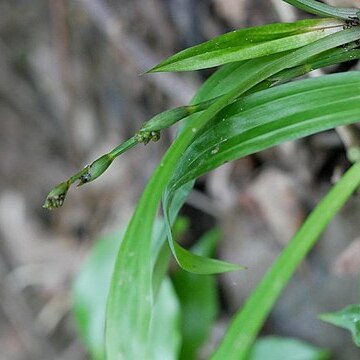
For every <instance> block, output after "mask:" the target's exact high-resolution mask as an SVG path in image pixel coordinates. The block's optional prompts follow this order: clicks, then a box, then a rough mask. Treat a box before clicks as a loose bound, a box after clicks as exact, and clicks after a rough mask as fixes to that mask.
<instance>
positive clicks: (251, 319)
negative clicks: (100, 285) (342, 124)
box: [211, 163, 360, 360]
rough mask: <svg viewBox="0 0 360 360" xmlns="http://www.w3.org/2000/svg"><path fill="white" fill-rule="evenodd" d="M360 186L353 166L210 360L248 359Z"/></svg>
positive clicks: (314, 213)
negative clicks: (288, 290) (276, 306)
mask: <svg viewBox="0 0 360 360" xmlns="http://www.w3.org/2000/svg"><path fill="white" fill-rule="evenodd" d="M359 185H360V163H356V164H354V165H353V166H352V167H351V168H350V169H349V170H348V171H347V172H346V173H345V174H344V175H343V177H342V178H341V179H340V180H339V181H338V183H337V184H336V185H335V186H334V187H333V188H332V189H331V190H330V192H328V194H327V195H326V196H325V197H324V198H323V199H322V200H321V201H320V203H319V204H318V205H317V206H316V208H315V209H314V210H313V211H312V213H311V214H310V216H309V217H308V218H307V219H306V221H305V223H304V224H303V225H302V227H301V228H300V230H299V231H298V232H297V233H296V234H295V236H294V237H293V239H292V240H291V241H290V242H289V244H288V245H287V246H286V247H285V249H284V250H283V251H282V252H281V254H280V255H279V257H278V258H277V259H276V260H275V262H274V263H273V265H272V266H271V267H270V269H269V270H268V272H267V273H266V274H265V276H264V277H263V278H262V280H261V282H260V284H259V285H258V286H257V287H256V289H255V290H254V291H253V292H252V294H251V295H250V297H249V299H248V300H247V301H246V302H245V305H244V306H243V307H242V308H241V310H240V311H239V312H238V313H237V314H236V315H235V316H234V317H233V319H232V322H231V324H230V326H229V328H228V330H227V332H226V334H225V337H224V339H223V340H222V342H221V344H220V346H219V347H218V349H217V350H216V352H215V354H214V355H213V356H212V358H211V359H212V360H222V359H226V358H229V356H231V357H232V358H235V359H238V360H243V359H247V357H248V355H249V351H250V349H251V345H252V344H253V342H254V341H255V338H256V336H257V334H258V332H259V331H260V329H261V327H262V325H263V323H264V321H265V320H266V318H267V316H268V315H269V312H270V311H271V309H272V307H273V306H274V304H275V302H276V300H277V299H278V298H279V296H280V294H281V292H282V290H283V289H284V287H285V286H286V284H287V283H288V281H289V280H290V278H291V277H292V275H293V274H294V272H295V270H296V269H297V267H298V266H299V265H300V264H301V262H302V261H303V259H304V258H305V256H306V255H307V254H308V252H309V251H310V250H311V249H312V248H313V246H314V245H315V244H316V242H317V240H318V239H319V237H320V235H321V234H322V232H323V231H324V229H325V228H326V226H327V225H328V224H329V222H330V221H331V220H332V219H333V217H334V216H335V214H336V213H337V212H338V211H339V210H340V209H341V208H342V206H343V205H344V204H345V203H346V201H347V200H348V199H349V197H350V196H351V195H352V193H353V192H354V191H355V190H356V189H357V188H358V187H359Z"/></svg>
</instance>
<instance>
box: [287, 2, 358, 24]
mask: <svg viewBox="0 0 360 360" xmlns="http://www.w3.org/2000/svg"><path fill="white" fill-rule="evenodd" d="M284 1H285V2H287V3H289V4H291V5H293V6H296V7H297V8H299V9H301V10H304V11H306V12H308V13H310V14H315V15H319V16H325V17H327V16H331V17H335V18H339V19H344V20H356V19H357V13H358V11H359V9H354V8H341V7H337V6H336V7H335V6H331V5H327V4H323V3H321V2H319V1H315V0H284Z"/></svg>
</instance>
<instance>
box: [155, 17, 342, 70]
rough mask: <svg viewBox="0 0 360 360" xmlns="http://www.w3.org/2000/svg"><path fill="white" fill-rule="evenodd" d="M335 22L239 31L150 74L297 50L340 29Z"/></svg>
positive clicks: (188, 51)
mask: <svg viewBox="0 0 360 360" xmlns="http://www.w3.org/2000/svg"><path fill="white" fill-rule="evenodd" d="M343 26H344V22H343V21H341V20H336V19H310V20H300V21H297V22H294V23H276V24H270V25H263V26H257V27H253V28H247V29H240V30H236V31H232V32H230V33H227V34H224V35H221V36H219V37H216V38H214V39H212V40H209V41H207V42H205V43H202V44H200V45H196V46H193V47H191V48H188V49H185V50H183V51H181V52H179V53H177V54H176V55H173V56H171V57H170V58H168V59H166V60H164V61H163V62H161V63H160V64H159V65H157V66H155V67H154V68H153V69H151V70H150V72H159V71H189V70H198V69H205V68H209V67H214V66H219V65H223V64H228V63H231V62H234V61H241V60H246V59H254V58H257V57H261V56H265V55H271V54H275V53H279V52H283V51H286V50H292V49H297V48H300V47H302V46H304V45H307V44H309V43H312V42H314V41H316V40H318V39H321V38H323V37H326V36H328V35H329V34H332V33H334V32H337V31H340V30H342V28H343Z"/></svg>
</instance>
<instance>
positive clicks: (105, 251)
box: [73, 221, 181, 360]
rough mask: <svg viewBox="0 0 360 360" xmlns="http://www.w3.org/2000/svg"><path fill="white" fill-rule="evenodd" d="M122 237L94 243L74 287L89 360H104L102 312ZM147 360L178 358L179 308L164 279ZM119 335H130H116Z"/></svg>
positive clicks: (160, 234) (159, 231)
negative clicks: (90, 358) (89, 355)
mask: <svg viewBox="0 0 360 360" xmlns="http://www.w3.org/2000/svg"><path fill="white" fill-rule="evenodd" d="M164 235H165V234H164V226H163V222H161V221H158V222H157V225H156V228H155V232H154V239H153V252H154V258H156V254H157V253H158V252H159V251H158V249H159V247H160V244H159V242H161V239H162V242H164ZM122 238H123V234H122V233H120V234H118V233H116V234H113V235H111V236H107V237H104V238H102V239H100V240H99V241H97V242H96V243H95V245H94V247H93V249H92V251H91V254H90V256H89V258H88V260H87V261H86V262H85V263H84V265H83V266H82V268H81V270H80V272H79V274H78V276H77V278H76V280H75V282H74V286H73V312H74V317H75V320H76V324H77V327H78V329H79V333H80V335H81V337H82V339H83V341H84V343H85V344H86V346H87V348H88V350H89V352H90V354H91V357H92V359H94V360H105V359H107V357H106V356H105V336H104V335H105V334H104V330H105V313H106V300H107V295H108V292H109V288H110V280H111V275H112V270H113V267H114V264H115V259H116V254H117V251H118V249H119V246H120V243H121V241H122ZM152 310H153V316H152V322H151V329H150V338H149V344H150V346H149V347H148V351H149V354H151V355H148V356H147V359H149V360H150V359H153V360H157V359H169V360H171V359H174V360H175V359H177V354H178V352H179V349H180V343H181V341H180V340H181V336H180V307H179V303H178V300H177V297H176V294H175V292H174V289H173V287H172V285H171V283H170V282H169V279H165V281H163V282H162V283H161V287H160V291H159V294H158V296H157V297H156V302H155V304H154V307H153V309H152ZM119 336H123V337H127V338H128V339H130V338H131V336H129V335H127V334H126V333H125V334H119Z"/></svg>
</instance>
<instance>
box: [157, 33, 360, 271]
mask: <svg viewBox="0 0 360 360" xmlns="http://www.w3.org/2000/svg"><path fill="white" fill-rule="evenodd" d="M359 35H360V32H359V29H356V28H354V29H348V30H344V31H342V32H340V33H336V34H333V35H330V36H328V37H326V38H324V39H321V40H318V41H317V42H315V43H313V44H309V45H307V46H305V47H303V48H301V49H298V50H295V51H294V52H293V53H290V54H287V55H284V56H283V57H281V58H277V59H275V60H273V61H269V62H268V63H265V64H264V63H263V62H261V64H258V62H260V61H263V59H262V58H260V59H255V60H253V64H258V65H259V66H258V69H257V71H256V72H249V73H245V74H244V75H243V79H242V80H243V81H242V82H241V83H240V84H239V85H237V86H236V87H235V88H233V89H232V90H231V91H230V92H229V93H227V94H226V95H224V96H222V97H221V98H220V99H219V100H217V101H216V102H215V103H214V104H213V105H211V106H210V107H209V108H208V109H207V110H205V111H204V112H203V113H202V114H201V115H199V117H198V118H196V120H194V121H193V122H192V123H191V125H192V126H193V127H192V128H190V129H186V130H188V131H186V130H185V131H184V133H183V134H182V135H185V134H187V136H189V138H190V139H192V138H193V137H199V136H201V134H202V133H203V132H204V131H206V129H205V128H204V125H205V124H206V123H209V120H210V119H213V118H214V117H215V116H216V115H217V114H218V113H219V112H220V111H221V110H222V109H223V108H225V107H226V106H227V105H229V104H230V103H231V102H233V101H234V100H235V99H236V98H237V97H239V94H243V93H244V92H246V91H248V90H249V89H251V88H252V87H254V86H255V85H257V84H259V83H261V82H262V81H263V80H265V79H267V78H268V77H270V76H272V75H274V74H276V73H278V72H279V71H281V70H284V69H287V68H291V67H293V66H296V65H298V64H301V63H302V62H303V61H305V60H306V59H308V58H311V57H313V56H315V55H317V54H319V53H321V52H324V51H327V50H329V49H331V48H334V47H337V46H339V45H340V44H341V43H344V40H345V38H347V39H351V40H349V41H346V42H351V41H354V40H355V39H356V38H357V37H359ZM353 106H354V105H353ZM221 119H222V118H221ZM352 121H355V120H352ZM224 122H225V120H224ZM225 127H226V124H225V126H224V128H225ZM194 129H195V132H194ZM319 131H320V130H319ZM290 132H292V133H293V131H290ZM194 133H195V134H196V135H195V136H194ZM305 135H306V133H304V135H303V136H305ZM283 136H284V138H286V136H287V135H286V134H283ZM215 137H216V139H219V141H221V142H226V139H227V138H226V137H222V136H221V134H220V133H217V134H216V136H215ZM224 140H225V141H224ZM187 141H189V139H187ZM205 143H206V144H207V141H205ZM229 144H230V142H229ZM261 144H264V142H262V143H261ZM175 145H178V144H177V143H176V142H175V143H174V144H173V146H175ZM253 147H254V149H256V144H254V146H253ZM219 150H220V148H219V147H217V146H216V147H214V148H212V149H211V150H210V151H209V152H208V153H207V154H206V156H211V157H212V158H214V159H217V158H218V156H219V155H220V154H222V152H221V151H219ZM255 151H256V150H255ZM192 156H193V154H191V153H189V151H186V152H185V155H182V160H183V161H180V162H179V160H178V159H177V161H176V167H175V168H176V171H175V174H176V176H178V173H179V171H182V170H183V168H184V167H186V166H185V165H182V164H184V163H186V164H189V163H191V162H192ZM203 163H205V159H204V161H203ZM221 164H222V163H221V162H219V163H218V166H219V165H221ZM199 167H200V165H199ZM193 171H196V169H195V168H193V169H189V174H188V175H192V172H193ZM195 178H196V177H192V179H195ZM181 184H186V181H182V182H181ZM178 189H181V187H180V186H179V184H177V185H175V184H174V180H173V181H172V183H171V184H170V185H169V186H168V187H167V189H166V191H165V193H164V196H163V209H164V216H165V220H166V223H167V225H168V227H167V229H168V240H169V244H170V247H171V250H172V251H173V255H174V257H175V259H176V260H177V262H178V264H179V265H180V266H181V267H183V268H184V269H185V270H188V271H190V272H194V273H198V274H209V273H214V272H215V271H217V272H224V271H228V270H230V269H231V268H230V267H227V266H226V265H225V264H223V265H224V267H223V268H221V266H220V264H217V263H216V261H213V260H212V261H211V262H210V261H209V259H204V258H201V257H199V256H196V255H194V254H192V253H191V252H189V251H187V250H185V249H183V248H182V247H181V246H180V245H179V244H177V243H176V242H174V239H173V237H172V233H171V226H170V224H171V223H170V221H169V209H171V204H172V201H173V198H174V196H175V194H176V191H178Z"/></svg>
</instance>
